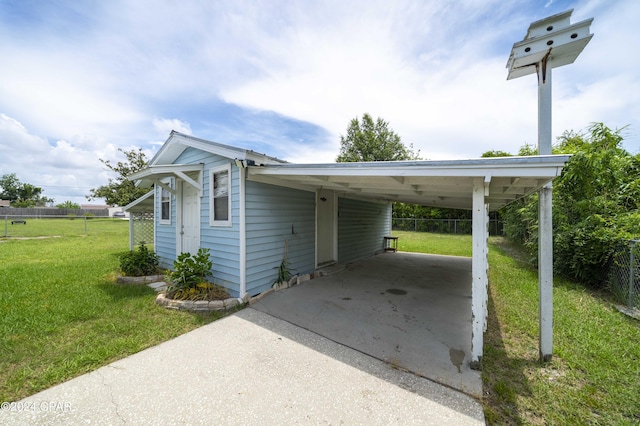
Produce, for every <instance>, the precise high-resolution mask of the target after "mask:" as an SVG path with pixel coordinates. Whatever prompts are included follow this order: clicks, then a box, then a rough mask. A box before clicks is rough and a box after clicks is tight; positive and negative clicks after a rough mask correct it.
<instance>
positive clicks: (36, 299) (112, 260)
mask: <svg viewBox="0 0 640 426" xmlns="http://www.w3.org/2000/svg"><path fill="white" fill-rule="evenodd" d="M54 221H55V222H51V220H49V221H47V220H46V219H42V220H40V221H38V222H36V223H37V224H38V226H43V227H45V228H46V229H47V231H48V235H52V234H57V235H63V234H65V235H66V234H69V232H66V230H67V229H68V228H66V227H67V226H74V225H69V223H70V222H77V223H82V221H81V220H77V221H68V220H65V221H60V220H55V219H54ZM47 222H48V223H47ZM87 222H88V226H89V232H88V233H87V235H84V234H80V235H74V236H60V237H56V238H47V239H25V240H17V239H2V238H0V354H1V356H0V401H15V400H17V399H20V398H23V397H25V396H28V395H31V394H33V393H35V392H38V391H40V390H43V389H46V388H48V387H51V386H53V385H55V384H57V383H61V382H64V381H66V380H68V379H70V378H72V377H75V376H78V375H80V374H83V373H86V372H88V371H91V370H95V369H96V368H98V367H100V366H102V365H105V364H108V363H109V362H112V361H114V360H116V359H119V358H122V357H124V356H127V355H129V354H132V353H135V352H138V351H140V350H142V349H144V348H147V347H150V346H153V345H156V344H158V343H160V342H163V341H165V340H168V339H170V338H172V337H175V336H178V335H180V334H183V333H185V332H187V331H189V330H192V329H194V328H196V327H198V326H200V325H202V324H205V323H207V322H210V321H212V320H214V319H215V318H216V316H202V315H195V314H189V313H184V312H175V311H168V310H165V309H163V308H160V307H158V306H157V305H156V304H155V303H154V301H155V293H154V292H153V290H151V289H149V288H148V287H146V286H122V285H118V284H115V283H114V277H115V275H114V273H115V271H117V269H118V254H119V253H122V252H125V251H127V250H128V222H127V221H121V220H115V221H114V220H101V219H93V220H88V221H87ZM31 225H32V221H29V222H28V223H27V225H24V227H25V228H31V229H33V228H35V224H34V226H33V227H32V226H31ZM9 226H11V225H9ZM14 226H23V225H14Z"/></svg>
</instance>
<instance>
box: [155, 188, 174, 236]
mask: <svg viewBox="0 0 640 426" xmlns="http://www.w3.org/2000/svg"><path fill="white" fill-rule="evenodd" d="M161 182H162V183H165V184H166V185H168V186H169V187H170V188H172V189H173V179H172V178H166V179H162V180H161ZM158 188H160V216H159V220H158V223H160V224H161V225H171V220H172V215H171V209H172V207H173V196H172V195H173V194H171V192H170V191H168V190H167V189H165V188H163V187H161V186H158ZM165 193H166V194H167V196H166V198H168V199H167V201H165ZM165 202H168V203H169V210H168V213H169V217H167V218H164V217H163V216H162V213H163V212H164V210H163V208H162V206H163V204H164V203H165Z"/></svg>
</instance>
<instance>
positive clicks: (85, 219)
mask: <svg viewBox="0 0 640 426" xmlns="http://www.w3.org/2000/svg"><path fill="white" fill-rule="evenodd" d="M84 235H87V216H85V217H84Z"/></svg>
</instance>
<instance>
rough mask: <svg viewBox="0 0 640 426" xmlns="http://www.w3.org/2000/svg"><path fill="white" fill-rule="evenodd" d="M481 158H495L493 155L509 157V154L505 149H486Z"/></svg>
mask: <svg viewBox="0 0 640 426" xmlns="http://www.w3.org/2000/svg"><path fill="white" fill-rule="evenodd" d="M480 157H481V158H495V157H511V154H509V153H508V152H505V151H500V150H497V151H486V152H483V153H482V155H481V156H480Z"/></svg>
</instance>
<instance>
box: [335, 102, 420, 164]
mask: <svg viewBox="0 0 640 426" xmlns="http://www.w3.org/2000/svg"><path fill="white" fill-rule="evenodd" d="M419 159H420V151H419V150H418V152H414V151H413V144H410V145H409V146H408V147H407V146H405V145H404V144H403V143H402V140H401V139H400V136H398V134H396V133H395V132H394V131H393V130H392V129H390V128H389V123H387V122H386V121H384V120H383V119H382V118H379V117H378V119H377V120H376V121H374V120H373V118H371V116H370V115H369V114H367V113H365V114H364V115H363V116H362V120H361V121H360V120H358V118H357V117H356V118H354V119H353V120H351V122H350V123H349V127H348V128H347V134H346V136H342V135H341V136H340V154H339V155H338V157H337V158H336V161H337V162H338V163H350V162H358V161H397V160H419Z"/></svg>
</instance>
